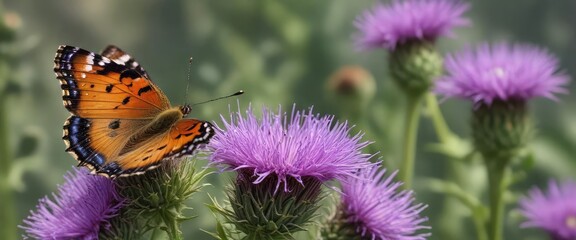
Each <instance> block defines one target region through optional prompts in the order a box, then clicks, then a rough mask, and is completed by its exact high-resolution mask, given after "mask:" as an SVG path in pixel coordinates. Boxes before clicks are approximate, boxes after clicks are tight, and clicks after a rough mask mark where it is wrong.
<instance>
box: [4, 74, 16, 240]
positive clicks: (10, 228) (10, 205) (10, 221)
mask: <svg viewBox="0 0 576 240" xmlns="http://www.w3.org/2000/svg"><path fill="white" fill-rule="evenodd" d="M0 81H2V80H0ZM8 140H9V139H8V111H7V108H6V94H0V199H2V204H0V222H1V223H2V227H1V228H0V239H7V240H10V239H17V238H16V221H15V219H16V215H15V213H14V209H15V207H14V199H13V196H12V189H11V187H10V185H9V184H8V174H9V173H10V169H11V162H10V161H11V159H10V153H9V144H8Z"/></svg>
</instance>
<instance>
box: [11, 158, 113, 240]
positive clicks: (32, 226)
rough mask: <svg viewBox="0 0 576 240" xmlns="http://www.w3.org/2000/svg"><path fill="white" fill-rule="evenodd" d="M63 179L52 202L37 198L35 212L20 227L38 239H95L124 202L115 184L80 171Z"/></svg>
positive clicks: (76, 170) (73, 172)
mask: <svg viewBox="0 0 576 240" xmlns="http://www.w3.org/2000/svg"><path fill="white" fill-rule="evenodd" d="M64 178H65V179H66V181H65V182H64V184H63V185H61V186H60V187H59V189H58V193H57V194H53V195H52V197H53V199H54V200H51V199H49V198H48V196H46V197H44V198H42V199H40V201H39V204H38V209H37V210H36V212H31V215H30V216H29V217H28V218H27V219H25V220H24V226H20V227H21V228H22V229H24V230H25V231H26V233H27V234H28V235H29V236H30V237H33V238H38V239H98V234H99V232H100V231H101V230H102V229H106V228H108V227H109V226H107V224H108V223H109V222H108V221H109V220H110V219H111V218H112V217H114V216H115V215H116V214H117V213H118V211H119V210H120V208H121V207H122V206H123V203H124V200H123V199H122V198H121V197H120V195H119V194H118V193H117V192H116V189H115V186H114V182H113V181H112V180H110V179H108V178H105V177H102V176H98V175H91V174H89V173H88V171H86V170H79V169H75V170H74V171H72V172H68V173H67V174H66V175H65V176H64Z"/></svg>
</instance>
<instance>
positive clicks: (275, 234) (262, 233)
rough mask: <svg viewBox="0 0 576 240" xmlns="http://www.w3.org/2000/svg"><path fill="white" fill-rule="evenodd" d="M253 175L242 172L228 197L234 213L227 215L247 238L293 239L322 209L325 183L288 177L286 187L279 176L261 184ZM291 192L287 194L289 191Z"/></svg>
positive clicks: (230, 211) (230, 212)
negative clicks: (317, 211)
mask: <svg viewBox="0 0 576 240" xmlns="http://www.w3.org/2000/svg"><path fill="white" fill-rule="evenodd" d="M257 178H258V176H256V175H254V174H253V172H251V171H248V170H245V171H239V172H238V177H237V179H236V182H235V184H234V186H233V189H232V190H231V191H230V192H229V194H228V199H229V200H230V205H231V208H232V209H231V210H228V211H229V213H228V214H225V215H226V216H229V218H230V219H228V220H229V221H230V222H231V223H233V224H234V225H235V226H236V228H237V229H238V230H240V231H241V232H244V233H245V234H246V235H247V239H290V238H291V237H292V234H293V233H294V232H298V231H302V230H304V229H305V227H306V225H308V224H309V223H310V220H311V218H312V217H313V216H314V213H315V212H316V210H317V209H318V208H319V207H320V205H319V200H320V199H321V197H320V193H321V186H322V182H321V181H320V180H318V179H316V178H314V177H304V178H302V179H301V182H299V181H298V180H296V179H294V178H288V179H287V181H286V182H284V183H283V184H286V186H285V188H286V189H284V188H281V187H280V186H279V184H280V181H279V179H278V177H277V176H268V177H266V178H264V180H262V181H261V182H259V183H255V181H257ZM286 190H287V191H286Z"/></svg>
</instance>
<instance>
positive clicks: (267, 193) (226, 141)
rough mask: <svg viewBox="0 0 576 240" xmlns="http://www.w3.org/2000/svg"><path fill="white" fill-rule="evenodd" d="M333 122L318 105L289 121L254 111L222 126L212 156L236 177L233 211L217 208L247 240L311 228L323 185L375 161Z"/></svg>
mask: <svg viewBox="0 0 576 240" xmlns="http://www.w3.org/2000/svg"><path fill="white" fill-rule="evenodd" d="M333 119H334V117H333V116H325V117H320V116H319V115H315V114H313V113H312V110H310V111H308V112H300V111H296V110H294V109H293V110H292V113H291V114H290V117H289V118H288V116H287V114H286V113H283V112H282V111H281V110H278V113H273V112H271V111H269V110H267V109H264V110H263V111H262V118H261V120H258V119H257V118H256V116H255V115H254V113H253V112H252V109H251V108H249V109H248V111H247V112H246V114H245V116H243V115H242V114H241V113H240V112H238V113H232V114H231V120H230V121H226V120H225V119H224V118H223V122H224V129H223V130H221V132H220V133H219V134H216V136H215V137H214V138H212V140H211V142H210V144H209V145H208V147H209V148H210V149H211V150H212V151H213V153H212V156H211V161H212V162H213V163H214V164H217V165H220V166H222V168H223V169H233V170H237V171H238V176H237V179H236V181H235V182H234V184H232V187H231V190H230V191H229V192H228V199H229V203H230V206H231V209H224V208H221V207H219V205H218V204H217V203H215V204H214V206H213V209H215V210H216V211H217V212H218V213H220V214H222V215H223V216H224V217H225V218H226V220H227V222H230V223H233V224H234V225H235V227H236V229H237V230H239V231H241V232H243V233H245V234H246V235H247V239H291V238H293V237H292V233H294V232H297V231H301V230H303V229H305V228H304V226H305V225H306V224H308V223H309V222H310V219H311V218H312V217H313V216H314V213H315V211H316V210H317V209H318V207H320V204H319V203H318V202H319V200H320V199H321V198H322V197H321V186H322V183H323V182H325V181H328V180H332V179H336V180H343V179H346V178H349V177H353V176H354V173H355V172H356V171H357V170H358V169H361V168H365V167H368V166H371V165H372V164H371V163H370V162H369V161H368V159H369V158H370V156H369V155H366V154H362V153H361V152H360V150H361V149H362V148H363V147H365V146H366V145H367V144H368V143H367V142H360V138H361V135H359V134H357V135H355V136H353V137H350V136H348V134H349V130H350V128H349V127H348V126H347V124H346V123H337V122H334V120H333ZM282 185H283V189H282V190H279V188H280V186H282Z"/></svg>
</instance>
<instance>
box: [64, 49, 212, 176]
mask: <svg viewBox="0 0 576 240" xmlns="http://www.w3.org/2000/svg"><path fill="white" fill-rule="evenodd" d="M102 55H103V56H101V55H98V54H95V53H92V52H89V51H86V50H83V49H80V48H76V47H71V46H61V47H60V48H59V49H58V51H57V54H56V58H55V59H54V62H55V68H54V71H55V72H56V76H57V78H58V79H59V80H60V82H61V87H62V90H63V97H62V98H63V100H64V106H65V107H66V108H67V109H68V110H69V111H70V112H71V113H72V116H70V117H69V118H68V120H67V121H66V123H65V125H64V137H63V138H64V140H65V143H66V144H67V146H68V148H67V151H69V152H70V153H71V154H72V155H74V157H75V158H76V159H77V160H78V161H79V162H80V164H79V165H83V166H87V167H89V168H91V169H92V170H93V172H95V173H99V174H102V175H106V176H110V177H116V176H125V175H131V174H138V173H142V172H144V171H146V170H148V169H151V168H154V167H156V166H158V164H159V163H160V162H161V160H163V159H170V158H175V157H180V156H182V155H188V154H192V153H193V151H194V149H195V148H196V146H197V145H198V144H202V143H207V142H208V140H209V139H210V138H211V137H212V136H213V134H214V128H213V127H212V125H211V124H210V123H208V122H204V121H200V120H194V119H181V116H182V115H185V114H186V113H187V112H184V110H180V112H182V114H181V115H180V120H178V121H176V122H174V124H172V125H170V126H165V127H169V128H167V129H166V130H162V131H161V132H158V133H157V134H155V135H153V136H149V137H147V138H144V139H140V141H139V142H138V146H137V147H136V148H134V147H132V148H127V145H129V142H130V141H131V140H132V138H133V136H134V135H135V133H137V132H138V131H141V130H142V129H146V128H148V127H151V126H152V128H153V127H155V126H154V122H153V120H154V118H155V117H157V116H158V115H159V114H162V113H163V112H167V111H172V112H174V109H172V110H170V103H169V101H168V99H167V98H166V97H165V95H164V94H163V93H162V92H161V90H160V89H159V88H158V87H157V86H156V85H155V84H153V83H152V81H150V80H149V76H148V74H147V73H146V71H145V70H144V69H143V68H142V67H141V66H140V65H139V64H138V63H137V62H136V61H135V60H134V59H132V58H131V57H130V56H129V55H128V54H126V53H125V52H123V51H122V50H120V49H119V48H117V47H114V46H109V47H107V48H106V49H105V50H104V51H103V53H102ZM126 149H129V151H126Z"/></svg>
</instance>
